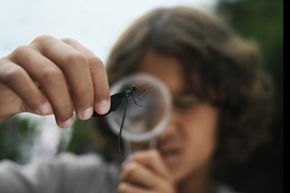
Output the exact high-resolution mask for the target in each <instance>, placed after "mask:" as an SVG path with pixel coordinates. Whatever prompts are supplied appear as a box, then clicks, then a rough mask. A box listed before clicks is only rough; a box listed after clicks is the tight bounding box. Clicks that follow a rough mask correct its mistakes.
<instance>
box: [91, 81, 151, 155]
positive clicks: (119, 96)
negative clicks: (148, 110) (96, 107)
mask: <svg viewBox="0 0 290 193" xmlns="http://www.w3.org/2000/svg"><path fill="white" fill-rule="evenodd" d="M136 90H137V89H136V87H135V86H134V85H132V86H130V87H127V88H125V89H124V90H123V91H122V92H119V93H116V94H113V95H111V107H110V110H109V111H108V112H107V113H106V114H103V115H100V114H97V113H94V114H93V116H95V117H99V116H105V115H108V114H110V113H111V112H113V111H116V110H117V109H118V108H119V107H120V105H121V104H122V102H123V103H124V111H123V115H122V120H121V126H120V130H119V134H118V144H119V151H120V149H121V136H122V131H123V126H124V122H125V118H126V114H127V108H128V104H129V98H130V97H132V99H133V101H134V103H135V105H136V106H139V107H146V106H141V105H139V104H138V103H137V101H136V98H137V99H139V100H141V99H142V98H138V97H137V96H135V92H136Z"/></svg>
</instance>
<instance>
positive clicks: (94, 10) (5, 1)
mask: <svg viewBox="0 0 290 193" xmlns="http://www.w3.org/2000/svg"><path fill="white" fill-rule="evenodd" d="M216 3H217V0H143V1H140V0H139V1H138V0H121V1H116V0H0V57H1V56H3V55H5V54H8V53H10V52H11V51H12V50H14V49H15V48H16V47H17V46H19V45H24V44H29V42H31V41H32V40H33V39H34V38H35V37H36V36H38V35H40V34H50V35H53V36H55V37H57V38H64V37H70V38H74V39H76V40H78V41H80V42H81V43H82V44H83V45H85V46H86V47H88V48H89V49H91V50H92V51H93V52H94V53H95V54H96V55H98V56H99V57H100V58H101V59H102V60H103V61H106V58H107V56H108V53H109V51H110V48H111V47H112V45H113V44H114V42H116V40H117V38H118V37H119V35H120V34H121V33H122V32H123V31H124V30H125V29H126V28H127V26H128V25H129V24H130V23H131V22H132V21H134V20H135V19H136V18H137V17H139V16H141V15H143V14H144V13H145V12H147V11H148V10H150V9H153V8H157V7H160V6H166V7H168V6H175V5H184V6H191V7H196V8H199V9H203V10H206V11H212V10H214V7H215V5H216ZM26 116H29V117H34V118H35V117H37V119H36V120H37V121H39V122H40V124H39V129H41V131H42V133H41V135H40V136H39V137H38V139H36V141H35V148H34V149H33V152H30V154H32V157H37V156H40V155H50V154H53V153H54V152H55V147H56V146H57V144H58V142H59V139H60V134H61V132H63V130H62V129H58V127H57V126H56V124H55V121H54V118H53V116H48V117H45V118H44V117H38V116H32V115H30V114H29V115H26ZM67 131H68V132H69V130H67ZM67 131H66V132H67Z"/></svg>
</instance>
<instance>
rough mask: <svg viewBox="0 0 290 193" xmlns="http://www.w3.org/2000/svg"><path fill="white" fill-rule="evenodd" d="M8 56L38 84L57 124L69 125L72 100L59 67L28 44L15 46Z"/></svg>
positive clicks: (70, 122) (71, 120)
mask: <svg viewBox="0 0 290 193" xmlns="http://www.w3.org/2000/svg"><path fill="white" fill-rule="evenodd" d="M10 57H11V58H12V60H14V61H15V62H17V63H18V64H19V65H20V66H21V67H22V68H24V69H25V70H26V72H28V74H29V75H30V76H31V77H32V78H33V79H34V80H35V81H37V83H38V84H39V85H40V87H41V89H42V91H43V92H44V93H45V95H46V96H47V98H48V100H49V102H50V104H51V105H52V107H53V110H54V114H55V117H56V120H57V123H58V124H59V126H61V127H69V126H71V124H72V122H73V119H72V112H73V106H72V100H71V97H70V94H69V89H68V86H67V83H66V80H65V77H64V74H63V73H62V71H61V69H59V68H58V67H57V66H56V65H55V64H54V63H53V62H52V61H50V60H49V59H47V58H46V57H44V56H43V55H41V54H40V53H39V52H38V51H37V50H35V49H33V48H31V47H30V46H23V47H19V48H17V49H16V50H15V51H14V52H13V53H12V54H11V56H10Z"/></svg>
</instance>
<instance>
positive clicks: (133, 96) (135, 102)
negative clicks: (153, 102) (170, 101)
mask: <svg viewBox="0 0 290 193" xmlns="http://www.w3.org/2000/svg"><path fill="white" fill-rule="evenodd" d="M144 96H145V95H144ZM144 96H143V97H144ZM143 97H142V98H143ZM132 98H133V101H134V104H135V105H136V106H138V107H151V106H144V105H139V104H138V103H137V101H136V99H135V95H134V92H133V93H132Z"/></svg>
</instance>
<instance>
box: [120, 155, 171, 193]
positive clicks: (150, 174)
mask: <svg viewBox="0 0 290 193" xmlns="http://www.w3.org/2000/svg"><path fill="white" fill-rule="evenodd" d="M118 191H119V193H176V190H175V183H174V181H173V179H172V177H171V174H170V173H169V171H168V169H167V168H166V166H165V164H164V163H163V161H162V159H161V157H160V155H159V153H158V152H157V151H156V150H150V151H143V152H137V153H135V154H133V155H132V156H131V157H130V158H129V159H128V160H126V161H125V164H124V167H123V172H122V174H121V181H120V184H119V187H118Z"/></svg>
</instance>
